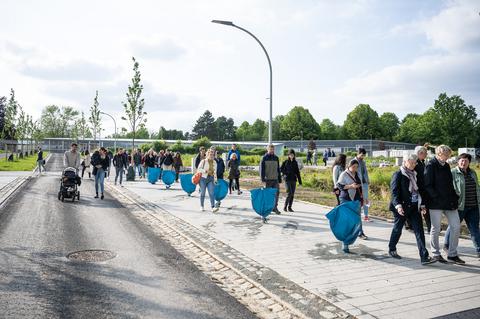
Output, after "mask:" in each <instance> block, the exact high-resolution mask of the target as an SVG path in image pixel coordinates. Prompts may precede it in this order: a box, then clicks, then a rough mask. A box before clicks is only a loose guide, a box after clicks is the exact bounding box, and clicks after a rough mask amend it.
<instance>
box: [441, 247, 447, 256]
mask: <svg viewBox="0 0 480 319" xmlns="http://www.w3.org/2000/svg"><path fill="white" fill-rule="evenodd" d="M442 249H443V251H444V252H445V253H446V254H447V256H448V247H447V246H443V248H442Z"/></svg>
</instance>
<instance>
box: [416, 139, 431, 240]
mask: <svg viewBox="0 0 480 319" xmlns="http://www.w3.org/2000/svg"><path fill="white" fill-rule="evenodd" d="M415 154H416V155H417V157H418V159H417V166H415V172H417V185H418V191H419V192H420V195H421V196H422V198H423V201H424V202H425V203H426V202H427V198H428V194H427V192H426V190H425V171H426V165H425V159H426V158H427V155H428V150H427V148H426V147H425V146H417V147H415ZM422 215H423V218H424V219H425V224H426V225H427V234H428V235H430V230H431V229H432V223H431V221H430V212H429V211H428V209H426V210H425V213H424V214H422Z"/></svg>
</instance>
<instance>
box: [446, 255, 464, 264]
mask: <svg viewBox="0 0 480 319" xmlns="http://www.w3.org/2000/svg"><path fill="white" fill-rule="evenodd" d="M447 259H448V260H449V261H453V262H454V263H456V264H459V265H463V264H465V261H464V260H461V259H460V257H458V256H455V257H447Z"/></svg>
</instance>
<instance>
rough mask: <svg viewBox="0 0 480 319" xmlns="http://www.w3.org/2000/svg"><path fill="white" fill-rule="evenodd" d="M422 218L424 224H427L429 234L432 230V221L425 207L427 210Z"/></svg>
mask: <svg viewBox="0 0 480 319" xmlns="http://www.w3.org/2000/svg"><path fill="white" fill-rule="evenodd" d="M423 218H424V219H425V224H426V226H427V232H428V233H429V234H430V231H431V230H432V222H431V221H430V210H429V209H427V212H426V213H425V215H423Z"/></svg>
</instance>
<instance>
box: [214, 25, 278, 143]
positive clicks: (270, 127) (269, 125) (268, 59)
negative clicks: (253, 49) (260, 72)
mask: <svg viewBox="0 0 480 319" xmlns="http://www.w3.org/2000/svg"><path fill="white" fill-rule="evenodd" d="M212 22H213V23H218V24H223V25H227V26H230V27H234V28H237V29H239V30H242V31H243V32H246V33H248V34H249V35H250V36H251V37H252V38H254V39H255V41H257V42H258V44H260V46H261V47H262V50H263V52H265V55H266V56H267V61H268V67H269V69H270V116H269V120H268V144H271V143H272V105H273V101H272V91H273V89H272V63H271V61H270V57H269V56H268V53H267V50H266V49H265V47H264V46H263V44H262V42H260V40H258V38H257V37H256V36H254V35H253V33H251V32H250V31H248V30H246V29H244V28H242V27H239V26H238V25H235V24H233V22H232V21H223V20H212Z"/></svg>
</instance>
